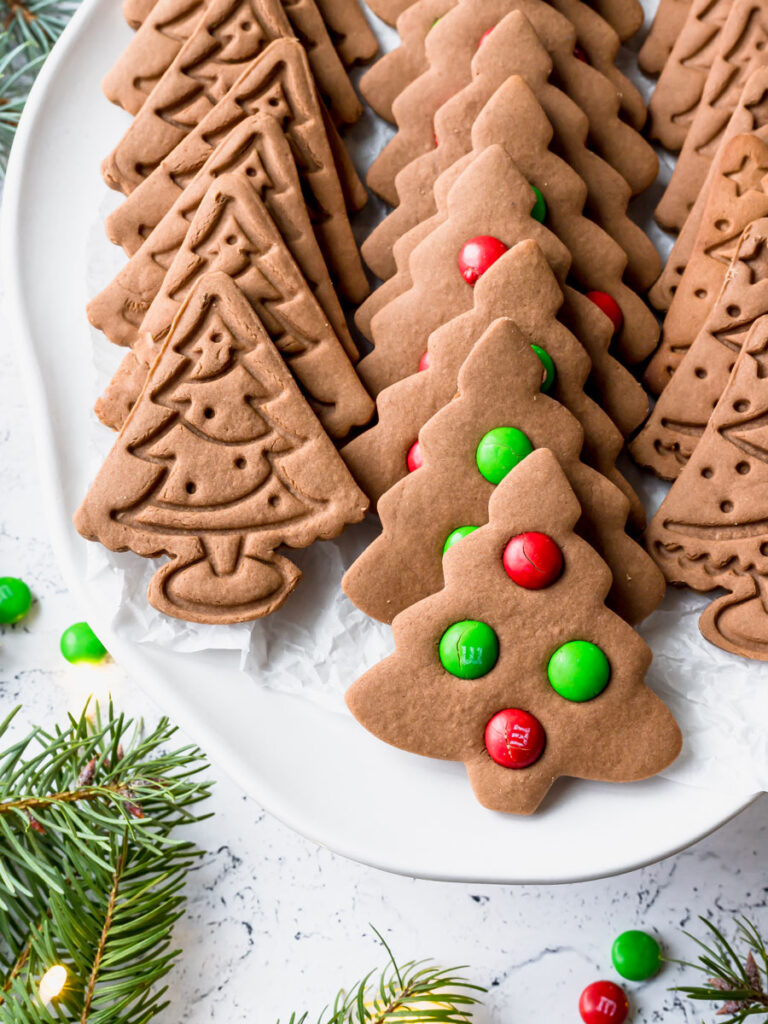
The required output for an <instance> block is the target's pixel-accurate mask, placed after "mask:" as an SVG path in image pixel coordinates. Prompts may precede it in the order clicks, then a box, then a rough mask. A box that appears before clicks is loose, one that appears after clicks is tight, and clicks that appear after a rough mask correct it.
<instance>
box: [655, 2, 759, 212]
mask: <svg viewBox="0 0 768 1024" xmlns="http://www.w3.org/2000/svg"><path fill="white" fill-rule="evenodd" d="M767 48H768V11H766V9H765V6H764V5H763V4H762V3H761V2H758V0H735V2H734V5H733V8H732V9H731V13H730V16H729V18H728V21H727V22H726V24H725V27H724V28H723V30H722V32H721V33H720V36H719V38H718V47H717V52H716V54H715V59H714V62H713V64H712V70H711V71H710V73H709V76H708V77H707V82H706V85H705V86H704V92H703V93H702V97H701V102H700V103H699V105H698V108H697V110H696V116H695V118H694V120H693V123H692V124H691V129H690V131H689V132H688V135H687V137H686V140H685V143H684V145H683V148H682V151H681V153H680V156H679V158H678V160H677V163H676V165H675V169H674V171H673V172H672V177H671V178H670V181H669V184H668V185H667V187H666V189H665V191H664V195H663V196H662V197H661V201H660V202H659V205H658V206H657V207H656V212H655V214H654V216H655V217H656V220H657V221H658V222H659V224H661V226H662V227H665V228H671V229H674V230H677V231H680V230H681V228H682V227H683V224H684V223H685V219H686V217H687V216H688V214H689V213H690V211H691V208H692V207H693V204H694V202H695V200H696V196H697V195H698V194H699V191H700V190H701V187H702V186H703V184H704V182H705V180H706V177H707V172H708V171H709V168H710V167H711V165H712V159H713V157H714V156H715V153H716V152H717V149H718V145H719V142H720V140H721V139H722V137H723V132H724V131H725V129H726V127H727V125H728V121H729V119H730V116H731V114H732V113H733V111H734V109H735V108H736V106H737V105H738V102H739V98H740V96H741V92H742V89H743V87H744V84H745V82H746V81H747V79H748V78H749V76H750V74H751V73H752V71H753V70H755V68H758V67H761V66H766V65H767V64H768V50H767Z"/></svg>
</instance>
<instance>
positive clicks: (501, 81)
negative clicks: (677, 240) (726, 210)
mask: <svg viewBox="0 0 768 1024" xmlns="http://www.w3.org/2000/svg"><path fill="white" fill-rule="evenodd" d="M551 72H552V60H551V58H550V56H549V54H548V53H547V51H546V50H545V49H544V47H543V46H542V45H541V42H540V41H539V38H538V36H537V35H536V33H535V31H534V29H533V26H532V25H531V23H530V22H529V21H528V19H527V18H526V17H525V15H524V14H522V12H520V11H512V12H511V13H510V14H508V15H507V16H506V17H505V18H503V19H502V20H501V21H500V22H499V24H498V25H496V27H495V28H494V29H493V31H492V32H491V33H490V35H488V36H487V37H486V39H485V40H484V42H483V45H482V46H481V47H480V48H479V49H478V51H477V53H476V54H475V56H474V57H473V59H472V81H471V83H470V84H469V85H467V86H466V87H465V88H464V89H462V90H460V92H458V93H457V94H456V96H454V97H452V98H451V99H450V100H448V101H447V102H446V103H444V104H443V105H442V107H440V109H439V110H438V111H437V114H436V115H435V134H436V136H437V138H438V139H439V140H441V141H440V145H439V146H437V148H436V149H433V150H431V151H430V152H429V153H424V154H423V155H422V156H420V157H418V158H417V159H416V160H413V161H411V163H409V164H407V166H406V167H404V168H403V170H402V171H400V173H399V174H398V175H397V178H396V179H395V186H396V189H397V194H398V199H399V202H398V205H397V206H396V207H395V209H394V210H393V211H392V212H391V213H390V214H389V216H388V217H386V218H385V219H384V220H383V221H382V222H381V223H380V224H379V225H378V226H377V227H376V228H375V229H374V231H373V232H372V233H371V235H369V237H368V238H367V240H366V241H365V243H364V244H363V247H362V253H363V257H364V258H365V260H366V262H367V263H368V265H369V266H370V268H371V269H372V270H373V272H374V273H375V274H376V275H377V276H378V277H381V278H382V279H386V278H388V277H390V276H391V275H392V274H393V273H394V272H395V264H394V257H393V253H392V248H393V246H394V244H395V242H396V241H397V239H398V238H399V237H401V236H402V235H403V234H405V233H406V232H407V231H408V230H410V228H411V227H413V226H414V225H416V224H418V223H420V222H422V221H424V220H426V219H427V218H428V217H430V216H432V214H433V213H434V212H435V209H436V203H435V198H434V183H435V181H436V180H437V178H438V176H439V175H440V174H441V173H442V172H443V171H444V170H446V169H447V168H448V167H450V166H452V165H453V164H454V163H455V162H456V161H457V160H459V159H461V158H462V157H463V156H464V155H465V154H466V153H467V152H468V151H469V150H470V149H471V148H472V139H473V125H474V124H475V122H476V119H477V118H478V117H479V116H480V114H481V112H482V111H483V110H484V108H485V107H486V106H487V105H490V104H491V103H497V102H503V101H502V100H500V99H499V98H498V97H497V96H496V92H497V90H500V91H501V90H503V88H504V86H505V85H506V83H507V82H508V80H509V78H510V77H511V76H513V75H520V76H521V77H522V78H523V79H524V80H525V82H526V83H527V85H528V86H529V87H530V90H531V92H532V94H533V95H534V96H535V97H536V99H537V100H538V102H539V103H540V104H541V110H542V111H543V113H544V115H545V116H546V117H547V118H548V119H549V122H550V125H551V129H549V130H551V131H553V133H554V145H553V149H555V151H556V152H557V153H559V154H560V155H561V156H562V158H563V160H564V161H565V162H566V163H567V164H569V165H570V167H571V168H572V169H573V171H575V172H576V173H577V174H578V175H579V176H580V177H581V178H582V180H583V182H584V185H585V186H586V189H587V192H588V195H589V199H588V204H589V212H588V213H586V211H585V215H587V216H590V217H591V218H592V219H593V220H595V221H596V222H597V223H598V224H599V225H600V226H601V227H602V228H603V229H604V230H605V231H606V232H607V233H608V234H609V235H610V236H611V237H612V238H614V239H615V240H616V241H617V242H618V243H619V245H620V246H621V247H622V249H624V252H625V255H626V256H627V258H628V260H629V266H628V279H629V280H630V281H631V282H632V283H633V284H634V285H636V286H637V287H639V288H642V289H645V288H647V287H649V285H650V284H652V283H653V281H654V280H655V279H656V277H657V276H658V274H659V269H660V259H659V255H658V253H657V252H656V249H655V247H654V245H653V243H652V242H651V240H650V239H649V238H648V237H647V236H646V235H645V234H644V233H643V231H642V230H641V229H640V228H639V227H638V226H637V225H636V224H634V223H633V222H632V221H631V220H630V219H629V218H628V217H627V204H628V203H629V200H630V198H631V193H630V190H629V186H628V185H627V184H626V182H625V181H624V179H623V178H622V177H621V175H619V174H618V172H617V171H615V170H614V168H613V167H611V166H610V164H608V163H606V162H605V161H604V160H602V159H601V158H600V157H599V156H598V155H597V154H596V153H595V152H594V151H593V150H591V149H589V148H588V146H587V139H588V133H589V122H588V120H587V118H586V116H585V115H584V113H583V111H581V110H580V109H579V108H578V106H577V105H576V104H575V103H574V102H573V101H572V100H570V99H569V98H568V97H567V96H566V94H565V93H564V92H562V91H561V90H560V89H558V88H557V87H556V86H554V85H552V84H551V83H550V82H549V80H548V79H549V76H550V74H551ZM520 113H521V114H522V113H523V112H522V111H521V112H520ZM532 116H534V121H535V123H538V122H539V121H540V119H541V116H542V115H541V112H539V114H538V115H537V116H536V115H532ZM514 123H515V122H514V121H511V122H510V126H507V131H506V132H505V137H506V142H507V144H508V146H509V152H510V155H511V156H512V157H513V159H517V157H516V155H515V151H516V150H517V149H518V148H522V147H524V146H525V145H526V135H527V124H526V131H512V130H511V125H512V124H514ZM547 131H548V129H546V128H545V129H544V130H543V131H542V132H541V136H546V134H547ZM497 141H501V139H499V140H497ZM544 145H546V143H544ZM549 159H550V161H551V159H552V156H551V155H550V157H549ZM518 165H519V166H520V167H521V169H523V166H522V163H521V162H520V161H518ZM572 179H573V175H572ZM530 180H531V182H532V183H534V184H539V186H540V183H537V182H534V179H533V177H531V178H530ZM570 188H571V189H572V190H573V192H574V193H575V192H576V191H578V192H583V186H581V185H577V184H576V183H575V182H574V181H573V180H572V181H571V185H570ZM550 191H551V190H550ZM545 199H546V196H545ZM550 204H551V201H550V203H548V205H550ZM583 205H584V197H583V195H582V196H581V206H582V207H583Z"/></svg>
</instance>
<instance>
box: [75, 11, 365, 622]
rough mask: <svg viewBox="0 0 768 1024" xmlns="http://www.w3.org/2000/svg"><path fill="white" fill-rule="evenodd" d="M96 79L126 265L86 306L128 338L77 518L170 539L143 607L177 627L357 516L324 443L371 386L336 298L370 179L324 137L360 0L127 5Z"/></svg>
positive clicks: (353, 292) (260, 592) (234, 606)
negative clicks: (115, 118)
mask: <svg viewBox="0 0 768 1024" xmlns="http://www.w3.org/2000/svg"><path fill="white" fill-rule="evenodd" d="M125 14H126V18H127V19H128V21H129V22H130V23H131V24H132V25H133V26H134V27H136V28H137V32H136V35H135V36H134V38H133V40H132V42H131V44H130V45H129V46H128V48H127V49H126V51H125V53H124V54H123V55H122V56H121V58H120V59H119V60H118V62H117V64H116V65H115V67H114V68H113V70H112V71H111V72H110V73H109V74H108V75H107V76H106V78H105V80H104V90H105V92H106V94H107V96H108V97H109V98H110V99H111V100H113V101H114V102H115V103H118V104H120V105H121V106H122V107H124V108H125V109H126V110H127V111H129V112H130V113H132V114H133V115H134V119H133V122H132V123H131V125H130V127H129V128H128V130H127V131H126V132H125V134H124V136H123V138H122V139H121V140H120V142H119V143H118V144H117V146H116V147H115V149H114V150H113V152H112V153H111V154H110V155H109V156H108V157H107V159H106V160H105V161H104V164H103V168H102V170H103V173H104V177H105V179H106V181H107V182H108V183H109V184H110V185H111V186H112V187H113V188H116V189H119V190H120V191H122V192H123V193H124V194H125V196H126V198H125V199H124V201H123V202H122V204H121V205H120V206H119V207H118V208H117V209H116V210H115V212H114V213H112V214H111V215H110V217H109V218H108V222H107V231H108V234H109V237H110V238H111V239H112V241H114V242H115V243H117V244H119V245H121V246H122V247H123V248H124V249H125V251H126V253H127V255H128V256H129V260H128V262H127V264H126V265H125V266H124V268H123V269H122V270H121V271H120V273H119V274H118V275H117V277H116V278H115V279H114V280H113V281H112V282H110V283H109V284H108V285H107V286H106V287H105V288H104V289H103V290H102V291H101V293H100V294H99V295H97V296H96V297H95V298H94V299H93V300H92V302H91V303H90V305H89V307H88V315H89V318H90V320H91V322H92V323H93V324H94V325H95V326H96V327H98V328H100V329H101V330H102V331H103V332H104V333H105V335H106V336H107V337H108V338H109V340H110V341H112V342H114V343H115V344H117V345H121V346H124V347H125V348H126V349H127V351H126V355H125V358H124V359H123V361H122V363H121V364H120V366H119V368H118V369H117V372H116V373H115V375H114V377H113V379H112V381H111V382H110V384H109V386H108V387H107V388H106V390H105V392H104V394H103V395H102V396H101V397H100V398H99V400H98V402H97V405H96V411H97V413H98V415H99V417H100V419H101V420H102V421H103V422H104V423H105V424H107V425H108V426H110V427H112V428H113V429H115V430H117V431H119V434H118V437H117V440H116V442H115V445H114V447H113V449H112V451H111V452H110V454H109V456H108V457H107V459H106V461H105V463H104V466H103V467H102V469H101V470H100V472H99V474H98V476H97V478H96V480H95V482H94V484H93V486H92V487H91V489H90V491H89V493H88V495H87V497H86V498H85V500H84V502H83V504H82V506H81V508H80V509H79V511H78V513H77V515H76V524H77V527H78V529H79V530H80V532H81V533H82V534H83V535H84V536H86V537H88V538H90V539H94V540H99V541H101V542H102V543H103V544H105V545H106V546H108V547H110V548H112V549H113V550H125V549H130V550H132V551H135V552H137V553H138V554H141V555H144V556H146V557H156V556H160V555H166V556H170V561H168V562H166V563H165V564H164V565H163V566H162V567H161V568H160V569H159V570H158V572H156V574H155V576H154V577H153V579H152V583H151V585H150V589H149V599H150V601H151V603H152V604H153V605H154V606H155V607H157V608H159V609H160V610H161V611H163V612H165V613H166V614H168V615H172V616H175V617H178V618H182V619H185V620H187V621H192V622H205V623H231V622H240V621H244V620H247V619H253V618H257V617H259V616H262V615H266V614H268V613H270V612H272V611H274V610H275V609H276V608H278V607H280V605H281V604H282V603H283V601H284V600H285V599H286V597H287V596H288V594H290V592H291V591H292V590H293V588H294V587H295V585H296V583H297V581H298V579H299V576H300V573H299V571H298V569H297V568H296V567H295V566H294V565H293V564H292V563H291V562H290V561H288V559H286V558H284V557H282V556H280V555H277V554H276V553H275V552H276V549H277V548H278V547H279V546H280V545H289V546H291V547H305V546H307V545H308V544H310V543H312V542H313V541H314V540H315V539H317V538H328V537H334V536H336V535H337V534H338V533H339V532H340V531H341V530H342V529H343V527H344V525H345V524H347V523H352V522H357V521H359V520H360V519H361V518H362V517H363V516H364V514H365V511H366V508H367V507H368V500H367V498H366V497H365V495H364V494H363V493H362V491H361V490H360V488H359V487H358V486H357V484H356V483H355V481H354V480H353V478H352V476H351V475H350V473H349V471H348V469H347V468H346V466H345V464H344V462H343V461H342V459H341V458H340V456H339V454H338V451H337V449H336V447H335V444H334V442H335V441H339V440H341V439H343V438H345V437H346V436H347V435H348V434H349V432H350V430H352V428H354V427H357V426H360V425H363V424H366V423H367V422H368V421H369V420H370V418H371V416H372V413H373V402H372V400H371V398H370V396H369V395H368V393H367V391H366V389H365V387H364V385H363V384H362V382H361V380H360V378H359V376H358V374H357V371H356V369H355V363H356V362H357V359H358V357H359V353H358V350H357V346H356V345H355V343H354V342H353V340H352V337H351V335H350V333H349V329H348V327H347V323H346V319H345V315H344V313H343V311H342V307H341V304H340V301H339V297H338V294H337V290H338V293H340V294H341V295H342V296H344V297H345V298H347V299H349V300H351V301H353V302H359V301H361V300H362V299H363V298H364V297H365V296H366V294H367V292H368V284H367V279H366V275H365V272H364V270H363V267H362V263H361V260H360V256H359V253H358V250H357V247H356V244H355V241H354V238H353V236H352V230H351V227H350V222H349V214H350V212H351V211H354V210H356V209H359V208H360V206H361V205H362V204H363V203H364V202H365V201H366V191H365V188H364V187H363V185H362V182H361V181H360V180H359V178H358V177H357V174H356V172H355V170H354V168H353V166H352V163H351V161H350V159H349V156H348V154H347V153H346V151H345V148H344V146H343V144H342V142H341V139H340V137H339V134H338V126H339V125H346V124H351V123H353V122H354V121H356V120H357V119H358V118H359V116H360V115H361V113H362V108H361V105H360V103H359V100H358V98H357V95H356V93H355V90H354V88H353V87H352V84H351V82H350V79H349V76H348V73H347V70H346V67H347V66H348V65H350V64H352V63H355V62H356V61H360V60H367V59H369V58H370V57H372V56H373V54H374V53H375V50H376V40H375V37H374V36H373V35H372V33H371V31H370V29H369V27H368V24H367V22H366V20H365V17H364V15H363V13H362V11H361V9H360V8H359V6H358V4H357V0H318V2H317V3H316V2H315V0H298V2H291V3H281V2H279V0H149V2H147V0H126V8H125Z"/></svg>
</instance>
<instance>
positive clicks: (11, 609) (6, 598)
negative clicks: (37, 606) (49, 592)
mask: <svg viewBox="0 0 768 1024" xmlns="http://www.w3.org/2000/svg"><path fill="white" fill-rule="evenodd" d="M31 607H32V594H31V593H30V590H29V587H28V586H27V584H26V583H25V582H24V580H17V579H16V577H15V576H2V577H0V623H2V624H3V625H12V624H13V623H14V622H21V620H22V619H23V618H24V616H25V615H26V614H27V613H28V612H29V609H30V608H31Z"/></svg>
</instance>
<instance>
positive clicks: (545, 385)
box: [531, 345, 557, 395]
mask: <svg viewBox="0 0 768 1024" xmlns="http://www.w3.org/2000/svg"><path fill="white" fill-rule="evenodd" d="M531 348H532V349H533V351H534V352H535V353H536V355H537V356H538V357H539V359H540V360H541V365H542V366H543V367H544V380H543V381H542V382H541V390H542V391H543V392H544V394H545V395H546V394H547V393H548V392H549V391H551V390H552V385H553V384H554V383H555V377H556V375H557V373H556V370H555V361H554V359H553V358H552V356H551V355H550V354H549V352H547V350H546V349H545V348H542V347H541V345H531Z"/></svg>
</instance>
